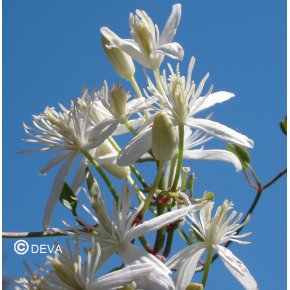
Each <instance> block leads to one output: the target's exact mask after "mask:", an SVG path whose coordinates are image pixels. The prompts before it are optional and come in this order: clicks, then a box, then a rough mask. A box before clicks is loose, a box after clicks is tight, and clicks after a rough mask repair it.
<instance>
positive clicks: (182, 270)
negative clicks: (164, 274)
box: [174, 249, 206, 290]
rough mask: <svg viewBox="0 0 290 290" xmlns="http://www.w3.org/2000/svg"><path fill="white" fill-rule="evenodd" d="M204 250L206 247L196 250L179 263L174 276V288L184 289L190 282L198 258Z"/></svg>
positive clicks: (176, 289) (177, 289)
mask: <svg viewBox="0 0 290 290" xmlns="http://www.w3.org/2000/svg"><path fill="white" fill-rule="evenodd" d="M205 250H206V249H200V250H198V251H197V252H195V253H194V254H192V256H191V257H189V258H188V259H187V260H186V261H185V262H183V263H182V264H181V266H180V267H179V268H178V270H177V272H176V274H175V277H174V285H175V290H184V289H185V288H186V286H187V285H188V284H189V283H190V282H191V280H192V277H193V275H194V273H195V269H196V266H197V263H198V260H199V258H200V257H201V255H202V254H203V252H204V251H205Z"/></svg>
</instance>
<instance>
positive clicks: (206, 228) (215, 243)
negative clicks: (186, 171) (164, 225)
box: [166, 200, 258, 290]
mask: <svg viewBox="0 0 290 290" xmlns="http://www.w3.org/2000/svg"><path fill="white" fill-rule="evenodd" d="M232 205H233V203H232V202H230V203H228V201H227V200H225V201H224V203H223V205H222V206H220V207H218V209H217V212H216V214H215V216H214V218H213V219H212V220H211V212H212V209H213V206H214V202H210V206H208V207H206V208H203V209H201V211H200V221H199V219H198V217H197V215H196V213H190V214H189V215H188V217H189V218H190V219H191V221H192V222H193V223H194V224H195V226H192V225H191V227H192V228H193V230H194V231H195V232H196V234H197V235H199V236H200V237H201V239H202V240H203V242H198V243H196V244H193V245H190V246H189V247H187V248H185V249H183V250H182V251H180V252H179V253H177V254H176V255H175V256H173V257H172V258H171V259H170V260H169V261H168V262H166V265H167V266H168V267H169V268H170V269H172V268H174V267H176V266H179V268H178V270H177V272H176V275H175V278H174V283H175V284H176V285H178V287H177V288H176V290H183V289H185V287H186V286H187V285H188V284H189V283H190V281H191V279H192V277H193V275H194V273H195V269H196V265H197V263H198V260H199V258H200V257H201V255H202V254H203V253H204V251H205V250H208V249H214V250H215V251H216V252H217V254H218V255H219V256H220V257H221V259H222V261H223V263H224V265H225V266H226V268H227V269H228V270H229V271H230V272H231V273H232V274H233V275H234V277H235V278H236V279H237V280H238V281H239V282H240V283H241V284H242V285H243V286H244V287H245V289H247V290H257V289H258V287H257V283H256V281H255V280H254V278H253V277H252V276H251V274H250V272H249V270H248V269H247V268H246V266H245V265H244V264H243V262H241V261H240V260H239V259H238V258H237V257H236V256H235V255H234V254H233V253H232V252H231V251H230V250H228V249H227V248H225V247H223V246H221V245H220V244H223V243H226V242H227V241H232V242H237V243H239V244H249V242H243V241H240V240H239V238H244V237H247V236H249V235H250V234H251V233H247V234H243V235H236V233H237V231H238V230H239V229H240V228H241V227H243V226H244V225H245V224H247V223H248V222H249V220H250V215H248V216H247V218H246V220H245V222H244V223H242V224H241V225H239V224H238V222H239V221H240V219H241V218H242V216H243V214H240V215H239V216H238V218H237V219H236V220H235V221H234V222H233V223H232V224H230V223H231V222H232V220H233V219H234V218H235V217H236V215H237V212H236V211H233V212H232V213H231V215H230V216H229V218H228V219H226V218H227V213H228V211H229V210H230V209H232Z"/></svg>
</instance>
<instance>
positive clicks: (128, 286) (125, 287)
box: [118, 281, 137, 290]
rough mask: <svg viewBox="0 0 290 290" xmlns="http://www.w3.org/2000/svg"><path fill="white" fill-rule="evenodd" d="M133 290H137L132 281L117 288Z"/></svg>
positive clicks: (119, 289)
mask: <svg viewBox="0 0 290 290" xmlns="http://www.w3.org/2000/svg"><path fill="white" fill-rule="evenodd" d="M135 289H137V284H136V283H135V282H134V281H133V282H131V283H129V284H127V285H125V286H124V287H123V288H118V290H135Z"/></svg>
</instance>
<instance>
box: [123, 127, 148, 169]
mask: <svg viewBox="0 0 290 290" xmlns="http://www.w3.org/2000/svg"><path fill="white" fill-rule="evenodd" d="M151 147H152V130H151V128H150V129H148V130H146V131H144V132H142V133H140V134H138V135H137V136H136V137H135V138H134V139H132V140H131V141H130V142H129V143H128V144H127V145H126V146H125V147H124V148H123V149H122V150H121V152H120V153H119V156H118V159H117V164H118V165H119V166H129V165H132V164H133V163H134V162H135V161H136V160H138V158H140V157H141V156H142V155H143V154H145V153H146V152H147V151H148V150H149V149H150V148H151Z"/></svg>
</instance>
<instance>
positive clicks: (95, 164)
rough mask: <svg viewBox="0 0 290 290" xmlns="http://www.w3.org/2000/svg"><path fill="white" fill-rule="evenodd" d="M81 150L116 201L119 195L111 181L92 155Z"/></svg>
mask: <svg viewBox="0 0 290 290" xmlns="http://www.w3.org/2000/svg"><path fill="white" fill-rule="evenodd" d="M81 152H82V153H83V154H84V155H85V156H86V157H87V159H88V160H89V161H90V162H91V164H92V165H93V166H94V167H95V168H96V169H97V171H98V172H99V174H100V175H101V177H102V178H103V179H104V181H105V183H106V184H107V186H108V188H109V189H110V191H111V193H112V195H113V197H114V198H115V200H116V201H118V199H119V196H118V194H117V192H116V190H115V188H114V186H113V184H112V183H111V181H110V179H109V178H108V176H107V175H106V173H105V172H104V170H103V169H102V167H101V166H100V165H99V164H98V162H97V161H96V160H95V159H94V158H93V157H92V155H91V154H90V153H89V152H88V151H87V150H85V149H81Z"/></svg>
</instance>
